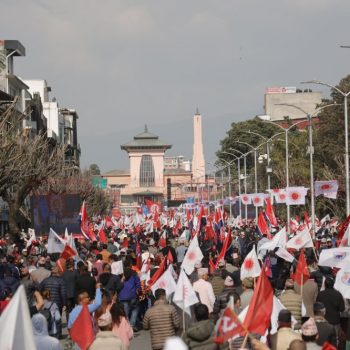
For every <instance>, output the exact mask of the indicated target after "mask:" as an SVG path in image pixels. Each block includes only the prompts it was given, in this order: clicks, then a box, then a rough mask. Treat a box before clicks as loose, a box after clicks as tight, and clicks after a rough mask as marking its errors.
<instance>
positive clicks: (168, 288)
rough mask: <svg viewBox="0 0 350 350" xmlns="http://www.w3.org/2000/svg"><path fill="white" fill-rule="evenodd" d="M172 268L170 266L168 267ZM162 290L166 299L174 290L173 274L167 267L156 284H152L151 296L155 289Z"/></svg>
mask: <svg viewBox="0 0 350 350" xmlns="http://www.w3.org/2000/svg"><path fill="white" fill-rule="evenodd" d="M170 266H171V267H172V265H170ZM159 288H161V289H164V290H165V293H166V296H167V297H168V296H169V295H170V294H172V293H174V292H175V289H176V282H175V280H174V277H173V274H172V271H171V269H169V267H168V268H167V270H166V271H165V272H164V273H163V274H162V275H161V276H160V278H158V280H157V281H156V283H154V284H153V286H152V287H151V290H152V293H153V295H155V292H156V290H157V289H159Z"/></svg>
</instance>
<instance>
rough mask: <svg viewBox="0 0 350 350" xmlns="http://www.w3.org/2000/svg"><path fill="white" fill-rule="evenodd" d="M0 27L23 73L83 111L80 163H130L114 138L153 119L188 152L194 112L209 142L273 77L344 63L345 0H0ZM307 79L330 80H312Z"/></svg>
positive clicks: (209, 148) (291, 81)
mask: <svg viewBox="0 0 350 350" xmlns="http://www.w3.org/2000/svg"><path fill="white" fill-rule="evenodd" d="M0 8H1V21H0V33H1V34H0V37H2V39H5V40H6V39H12V40H19V41H20V42H21V43H22V44H23V45H24V46H25V48H26V56H25V57H19V58H15V73H16V74H17V75H19V76H21V77H22V78H23V79H45V80H47V82H48V84H49V86H51V88H52V93H51V97H56V99H57V101H58V103H59V106H60V107H67V108H74V109H76V110H77V112H78V114H79V120H78V138H79V142H80V144H81V149H82V157H81V165H82V167H83V168H84V167H87V166H88V165H89V164H92V163H97V164H98V165H99V166H100V168H101V170H102V171H108V170H111V169H127V168H128V157H127V155H126V153H125V151H122V150H121V149H120V145H121V144H122V143H125V142H128V141H130V140H131V139H132V138H133V136H134V135H135V134H137V133H139V132H142V131H143V129H144V125H145V124H147V125H148V129H149V131H150V132H153V133H155V134H157V135H159V137H160V138H161V139H162V140H165V141H168V142H170V143H171V144H172V145H173V148H172V149H171V150H170V151H169V152H168V154H169V155H178V154H182V155H184V156H185V157H187V158H189V159H190V158H191V157H192V143H193V131H192V118H193V114H194V112H195V111H196V108H197V107H198V108H199V111H200V112H201V114H202V116H203V121H202V122H203V133H204V140H203V144H204V151H205V158H206V161H208V162H214V154H215V151H216V150H217V149H218V148H219V142H220V140H221V139H223V138H224V137H225V133H226V131H227V130H228V129H229V127H230V124H231V123H232V122H236V121H239V120H245V119H249V118H252V117H253V116H255V115H258V114H262V113H263V111H264V110H263V106H264V92H265V89H266V88H267V87H271V86H297V87H302V88H304V86H301V85H300V82H301V81H305V80H311V79H319V80H322V81H325V82H328V83H330V84H333V85H334V84H337V83H338V82H339V81H340V79H342V78H343V77H345V76H346V75H348V74H349V71H350V69H349V68H350V49H342V48H340V47H339V46H340V45H350V23H349V21H348V15H349V13H350V1H348V0H216V1H214V0H176V1H174V0H147V1H146V0H144V1H136V0H121V1H118V0H103V1H102V0H60V1H52V0H47V1H45V0H35V1H34V0H0ZM308 87H310V88H312V89H313V90H322V91H324V93H325V95H327V94H328V90H327V89H320V88H318V87H317V86H308Z"/></svg>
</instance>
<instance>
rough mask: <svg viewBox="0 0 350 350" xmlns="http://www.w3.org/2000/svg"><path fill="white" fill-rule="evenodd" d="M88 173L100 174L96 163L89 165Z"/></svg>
mask: <svg viewBox="0 0 350 350" xmlns="http://www.w3.org/2000/svg"><path fill="white" fill-rule="evenodd" d="M89 173H90V175H101V170H100V167H99V166H98V165H97V164H91V165H90V166H89Z"/></svg>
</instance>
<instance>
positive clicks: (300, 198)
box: [286, 187, 308, 205]
mask: <svg viewBox="0 0 350 350" xmlns="http://www.w3.org/2000/svg"><path fill="white" fill-rule="evenodd" d="M307 190H308V189H307V188H305V187H288V188H286V204H287V205H305V196H306V194H307Z"/></svg>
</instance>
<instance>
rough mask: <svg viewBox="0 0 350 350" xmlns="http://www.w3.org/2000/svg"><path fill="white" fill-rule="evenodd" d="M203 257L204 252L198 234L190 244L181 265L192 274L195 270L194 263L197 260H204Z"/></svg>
mask: <svg viewBox="0 0 350 350" xmlns="http://www.w3.org/2000/svg"><path fill="white" fill-rule="evenodd" d="M202 259H203V254H202V251H201V250H200V248H199V244H198V238H197V236H194V237H193V239H192V241H191V243H190V246H189V247H188V249H187V252H186V255H185V257H184V260H183V262H182V265H181V267H182V268H183V269H184V270H185V271H186V273H187V274H188V275H190V274H191V273H192V272H193V270H194V265H195V264H196V263H197V262H200V261H202Z"/></svg>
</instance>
